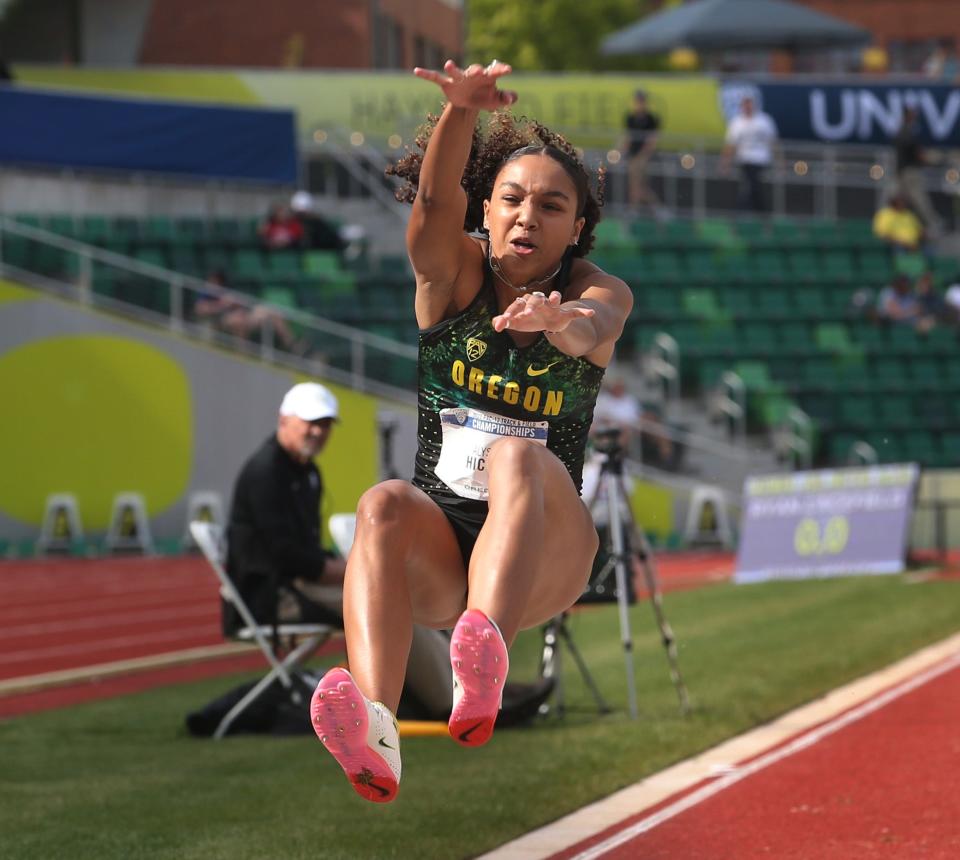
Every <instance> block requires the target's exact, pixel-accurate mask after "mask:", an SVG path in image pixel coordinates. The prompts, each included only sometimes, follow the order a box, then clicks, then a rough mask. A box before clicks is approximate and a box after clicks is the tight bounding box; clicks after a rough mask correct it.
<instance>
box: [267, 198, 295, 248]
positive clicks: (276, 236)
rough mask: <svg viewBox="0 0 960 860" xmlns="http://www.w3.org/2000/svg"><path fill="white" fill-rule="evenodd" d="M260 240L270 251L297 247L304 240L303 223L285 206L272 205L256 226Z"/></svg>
mask: <svg viewBox="0 0 960 860" xmlns="http://www.w3.org/2000/svg"><path fill="white" fill-rule="evenodd" d="M257 234H258V235H259V236H260V242H261V243H262V244H263V246H264V247H265V248H267V249H268V250H270V251H280V250H283V249H285V248H297V247H299V246H300V245H301V244H302V243H303V240H304V229H303V224H302V223H301V222H300V220H299V219H298V218H297V217H296V216H295V215H294V214H293V212H291V211H290V209H289V208H288V207H287V206H273V207H271V209H270V212H269V213H268V214H267V218H266V220H265V221H264V222H263V223H262V224H260V226H259V227H258V228H257Z"/></svg>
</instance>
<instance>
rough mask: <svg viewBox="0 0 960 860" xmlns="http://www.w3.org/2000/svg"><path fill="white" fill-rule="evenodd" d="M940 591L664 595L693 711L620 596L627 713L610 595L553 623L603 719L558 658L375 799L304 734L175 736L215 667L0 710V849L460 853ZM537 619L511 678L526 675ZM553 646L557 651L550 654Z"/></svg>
mask: <svg viewBox="0 0 960 860" xmlns="http://www.w3.org/2000/svg"><path fill="white" fill-rule="evenodd" d="M957 595H958V586H957V584H956V583H950V582H929V583H924V584H913V583H911V581H910V580H908V579H907V578H904V577H875V578H869V577H867V578H856V579H853V578H851V579H839V580H827V581H812V582H797V583H772V584H766V585H753V586H742V587H737V586H732V585H721V586H714V587H710V588H705V589H702V590H699V591H689V592H682V593H676V594H671V595H668V596H667V598H666V600H665V610H666V613H667V617H668V618H669V620H670V621H671V623H672V625H673V627H674V630H675V632H676V635H677V641H678V643H679V654H680V665H681V669H682V671H683V674H684V676H685V679H686V681H687V685H688V687H689V690H690V694H691V700H692V703H693V712H692V714H691V715H690V716H688V717H686V718H684V717H681V716H680V714H679V712H678V709H677V700H676V695H675V691H674V689H673V685H672V684H671V682H670V678H669V675H668V672H667V664H666V658H665V655H664V653H663V650H662V648H661V646H660V644H659V638H658V636H657V633H656V629H655V627H654V624H653V620H652V615H651V613H650V608H649V606H647V605H646V604H641V605H638V606H636V607H634V608H633V610H632V613H631V618H632V622H633V627H634V639H635V643H636V660H635V662H636V670H637V688H638V692H639V700H640V719H639V720H638V721H636V722H634V721H632V720H630V719H629V718H628V717H627V715H626V684H625V674H624V658H623V651H622V650H621V645H620V639H619V628H618V622H617V615H616V610H615V607H610V606H605V607H594V608H591V609H588V610H585V611H583V612H578V613H576V615H575V616H574V617H572V618H571V622H570V625H571V630H572V632H573V635H574V639H575V641H576V643H577V645H578V646H579V648H580V650H581V651H582V652H583V655H584V657H585V659H586V661H587V664H588V666H589V667H590V670H591V672H592V673H593V675H594V676H595V677H596V680H597V681H598V683H599V685H600V687H601V689H602V690H603V692H604V694H605V695H606V696H607V697H608V698H609V700H610V702H611V704H613V705H614V707H615V708H616V711H615V713H613V714H610V715H607V716H599V715H598V714H597V713H596V709H595V708H594V707H593V703H592V699H591V698H590V697H589V694H588V693H587V691H586V689H585V687H584V686H583V684H582V683H581V680H580V676H579V674H578V673H577V671H576V668H575V666H574V665H573V663H572V661H570V660H569V659H567V660H566V663H565V666H566V668H565V672H564V679H565V681H566V682H567V703H568V710H567V714H566V716H565V717H564V718H563V719H562V720H561V719H558V718H556V717H551V718H547V719H542V720H540V721H538V722H537V723H536V724H535V725H534V726H532V727H530V728H520V729H510V730H503V731H500V732H498V733H497V734H496V735H495V736H494V739H493V741H491V743H490V744H489V745H488V746H486V747H483V748H481V749H478V750H464V749H461V748H459V747H458V746H456V745H455V744H453V743H452V742H450V741H448V740H446V739H444V738H422V739H421V738H413V739H409V740H405V741H404V744H403V766H404V776H403V782H402V786H401V791H400V795H399V797H398V799H397V801H396V802H395V803H393V804H391V805H389V806H379V805H374V804H368V803H366V802H364V801H362V800H360V799H359V798H358V797H357V796H356V795H355V794H354V793H353V791H352V790H351V789H350V788H349V786H348V785H347V782H346V780H345V779H344V777H343V776H342V773H341V772H340V770H339V768H338V767H337V765H336V764H335V762H334V761H333V760H332V758H330V757H329V756H328V755H327V754H326V753H325V752H324V751H323V749H322V748H321V747H320V745H319V744H318V743H317V741H316V740H314V739H313V738H312V737H299V738H283V739H281V738H270V737H252V736H247V737H239V738H231V739H229V740H227V741H224V742H222V743H215V742H212V741H207V740H197V739H194V738H191V737H189V736H188V735H187V734H186V731H185V729H184V727H183V718H184V715H185V714H186V713H187V712H188V711H191V710H193V709H195V708H197V707H198V706H200V705H202V704H203V703H205V702H207V701H208V700H210V699H211V698H213V697H214V696H216V695H218V694H219V693H220V692H223V691H225V690H226V689H229V688H230V687H231V686H233V685H234V684H235V683H236V682H237V679H236V678H220V679H217V680H213V681H205V682H202V683H194V684H185V685H182V686H177V687H169V688H165V689H159V690H154V691H150V692H148V693H143V694H139V695H133V696H129V697H125V698H121V699H113V700H107V701H102V702H95V703H91V704H86V705H82V706H76V707H72V708H70V709H67V710H63V711H52V712H47V713H41V714H36V715H32V716H28V717H23V718H20V719H15V720H10V721H7V722H4V723H0V750H2V753H0V834H2V835H0V855H2V856H3V857H4V858H5V860H15V858H37V857H45V858H60V857H69V858H71V860H80V858H96V860H110V858H117V860H136V858H176V860H191V858H197V860H199V858H203V860H217V858H224V860H226V858H229V860H244V858H258V860H259V858H268V860H270V859H271V858H282V860H296V858H311V860H314V858H324V860H326V858H349V860H357V858H378V860H379V858H418V860H419V858H443V860H450V858H463V857H471V856H475V855H477V854H480V853H483V852H484V851H486V850H489V849H491V848H493V847H495V846H496V845H499V844H501V843H502V842H504V841H506V840H508V839H511V838H513V837H516V836H518V835H520V834H521V833H524V832H526V831H528V830H530V829H532V828H534V827H536V826H539V825H542V824H545V823H547V822H549V821H551V820H553V819H555V818H557V817H559V816H561V815H563V814H565V813H567V812H570V811H572V810H573V809H576V808H578V807H580V806H582V805H583V804H585V803H587V802H590V801H592V800H596V799H597V798H599V797H601V796H604V795H607V794H609V793H610V792H612V791H614V790H616V789H618V788H621V787H623V786H624V785H627V784H630V783H632V782H635V781H636V780H638V779H640V778H642V777H643V776H645V775H647V774H650V773H653V772H655V771H657V770H660V769H662V768H664V767H666V766H667V765H670V764H671V763H673V762H676V761H679V760H682V759H684V758H687V757H689V756H691V755H693V754H694V753H696V752H698V751H701V750H704V749H706V748H709V747H711V746H713V745H715V744H716V743H718V742H719V741H721V740H723V739H724V738H727V737H730V736H732V735H735V734H738V733H740V732H742V731H744V730H746V729H749V728H750V727H751V726H754V725H756V724H758V723H761V722H765V721H767V720H770V719H772V718H774V717H776V716H777V715H779V714H781V713H783V712H785V711H788V710H790V709H791V708H794V707H796V706H797V705H799V704H801V703H803V702H807V701H809V700H811V699H813V698H815V697H816V696H818V695H820V694H821V693H823V692H825V691H827V690H829V689H831V688H833V687H836V686H838V685H840V684H842V683H844V682H846V681H849V680H851V679H853V678H856V677H858V676H860V675H863V674H865V673H867V672H869V671H871V670H873V669H877V668H879V667H881V666H884V665H886V664H888V663H890V662H892V661H894V660H896V659H897V658H899V657H902V656H904V655H906V654H909V653H911V652H912V651H914V650H916V649H917V648H919V647H920V646H922V645H925V644H928V643H931V642H934V641H937V640H939V639H941V638H943V637H945V636H947V635H949V634H951V633H954V632H956V631H957V630H958V629H960V622H958V620H957V613H956V603H957ZM539 654H540V637H539V634H538V633H536V632H528V633H526V634H524V635H523V636H522V637H521V639H520V640H519V641H518V642H517V644H516V645H515V647H514V649H513V652H512V655H511V660H512V667H513V668H512V677H514V678H515V679H522V678H524V677H526V678H529V677H532V676H533V675H534V673H535V671H536V666H537V662H538V659H539ZM565 656H566V655H565Z"/></svg>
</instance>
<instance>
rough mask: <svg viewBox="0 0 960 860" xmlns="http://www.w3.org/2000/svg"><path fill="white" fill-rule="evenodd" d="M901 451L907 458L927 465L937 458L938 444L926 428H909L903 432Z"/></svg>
mask: <svg viewBox="0 0 960 860" xmlns="http://www.w3.org/2000/svg"><path fill="white" fill-rule="evenodd" d="M903 453H904V455H905V456H906V458H907V459H908V460H912V461H914V462H917V463H920V464H921V465H928V464H931V463H934V462H936V461H937V460H938V459H939V450H938V446H937V444H936V442H935V440H934V438H933V434H932V433H930V431H928V430H911V431H909V432H908V433H905V434H904V437H903Z"/></svg>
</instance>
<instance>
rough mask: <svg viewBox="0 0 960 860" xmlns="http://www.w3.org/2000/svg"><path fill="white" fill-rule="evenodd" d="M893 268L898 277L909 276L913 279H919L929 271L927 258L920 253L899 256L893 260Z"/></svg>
mask: <svg viewBox="0 0 960 860" xmlns="http://www.w3.org/2000/svg"><path fill="white" fill-rule="evenodd" d="M893 268H894V271H896V273H897V274H898V275H908V276H909V277H911V278H918V277H920V275H922V274H923V273H924V272H925V271H927V258H926V257H925V256H924V255H923V254H921V253H919V252H917V253H910V254H897V255H896V256H895V257H894V258H893Z"/></svg>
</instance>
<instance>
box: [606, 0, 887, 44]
mask: <svg viewBox="0 0 960 860" xmlns="http://www.w3.org/2000/svg"><path fill="white" fill-rule="evenodd" d="M871 38H872V37H871V35H870V32H869V31H868V30H863V29H861V28H860V27H855V26H854V25H853V24H848V23H847V22H846V21H842V20H840V19H839V18H835V17H833V16H832V15H825V14H823V13H822V12H816V11H814V10H813V9H808V8H807V7H806V6H801V5H800V4H798V3H791V2H789V0H695V2H690V3H684V4H683V5H682V6H677V7H674V8H672V9H667V10H664V11H662V12H657V13H656V14H654V15H649V16H648V17H646V18H643V19H642V20H640V21H637V22H636V23H634V24H631V25H630V26H629V27H624V28H623V29H622V30H617V31H616V32H615V33H612V34H610V35H609V36H607V37H606V38H605V39H604V40H603V43H602V44H601V48H600V50H601V52H602V53H603V54H606V55H607V56H615V55H623V54H663V53H667V52H668V51H672V50H673V49H674V48H680V47H683V48H693V49H695V50H698V51H724V50H736V49H742V50H744V49H774V48H784V49H787V50H797V49H806V50H816V49H817V48H840V47H854V46H857V45H863V44H866V43H868V42H870V40H871Z"/></svg>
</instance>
